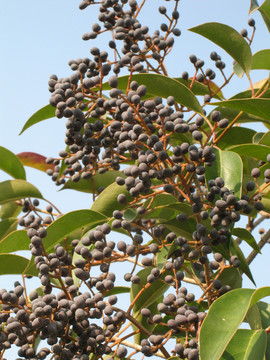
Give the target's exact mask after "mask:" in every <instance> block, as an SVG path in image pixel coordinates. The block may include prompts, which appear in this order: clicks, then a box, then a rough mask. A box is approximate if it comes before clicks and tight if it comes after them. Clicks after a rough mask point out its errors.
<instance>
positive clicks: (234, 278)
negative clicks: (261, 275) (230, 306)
mask: <svg viewBox="0 0 270 360" xmlns="http://www.w3.org/2000/svg"><path fill="white" fill-rule="evenodd" d="M218 279H219V280H220V281H221V283H222V284H223V285H230V286H231V287H232V289H237V288H241V287H242V272H241V271H240V270H239V269H237V268H234V267H229V268H226V269H224V270H223V271H222V273H221V274H220V276H219V277H218Z"/></svg>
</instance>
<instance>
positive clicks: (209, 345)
mask: <svg viewBox="0 0 270 360" xmlns="http://www.w3.org/2000/svg"><path fill="white" fill-rule="evenodd" d="M269 295H270V287H263V288H260V289H258V290H253V289H235V290H232V291H230V292H228V293H226V294H224V295H223V296H221V297H220V298H219V299H217V300H216V301H215V302H214V303H213V304H212V305H211V307H210V309H209V311H208V314H207V316H206V318H205V320H204V322H203V324H202V327H201V331H200V335H199V344H200V356H201V360H209V359H211V360H220V358H221V356H222V354H223V353H224V351H225V349H226V347H227V346H228V344H229V342H230V341H231V339H232V338H233V336H234V334H235V333H236V331H237V329H238V327H239V326H240V325H241V323H242V321H243V320H244V319H245V316H246V314H247V311H248V309H249V308H250V307H251V306H253V305H254V304H255V303H256V302H257V301H259V300H260V299H261V298H263V297H265V296H269Z"/></svg>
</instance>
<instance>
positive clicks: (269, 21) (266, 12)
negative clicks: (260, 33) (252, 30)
mask: <svg viewBox="0 0 270 360" xmlns="http://www.w3.org/2000/svg"><path fill="white" fill-rule="evenodd" d="M258 10H259V11H260V13H261V15H262V18H263V20H264V22H265V25H266V26H267V29H268V31H269V32H270V1H269V0H265V1H264V3H263V4H262V5H261V6H260V7H259V9H258Z"/></svg>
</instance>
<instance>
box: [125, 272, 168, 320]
mask: <svg viewBox="0 0 270 360" xmlns="http://www.w3.org/2000/svg"><path fill="white" fill-rule="evenodd" d="M151 270H152V268H150V267H148V268H146V269H143V270H140V271H139V272H138V273H137V276H139V278H140V280H141V284H144V285H145V284H146V283H147V276H148V275H149V274H150V273H151ZM168 288H169V285H167V284H166V283H164V282H163V281H162V280H161V278H160V279H157V280H156V281H155V282H153V283H152V284H150V286H149V287H148V288H146V289H145V290H144V291H143V292H142V294H141V295H140V296H139V297H138V299H137V300H136V301H135V304H134V306H133V315H132V316H133V317H134V318H135V319H136V318H137V317H138V316H139V315H140V313H141V310H142V309H143V308H145V307H149V306H150V305H151V304H153V303H154V302H155V301H156V300H157V298H159V297H160V296H162V295H163V294H164V292H165V291H166V290H167V289H168ZM141 289H142V286H141V285H140V284H132V285H131V290H130V301H131V302H132V301H133V300H134V299H135V297H136V295H137V294H138V293H139V292H140V290H141Z"/></svg>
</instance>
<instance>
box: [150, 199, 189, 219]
mask: <svg viewBox="0 0 270 360" xmlns="http://www.w3.org/2000/svg"><path fill="white" fill-rule="evenodd" d="M175 200H176V199H175ZM180 212H181V213H185V214H186V215H187V216H193V215H194V213H193V212H192V209H191V206H190V205H188V204H182V203H179V202H175V203H174V204H169V205H162V206H155V207H154V208H153V209H152V211H149V212H148V213H147V214H145V215H144V219H158V220H159V222H160V221H162V220H171V219H174V218H175V217H176V215H177V214H179V213H180Z"/></svg>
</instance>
